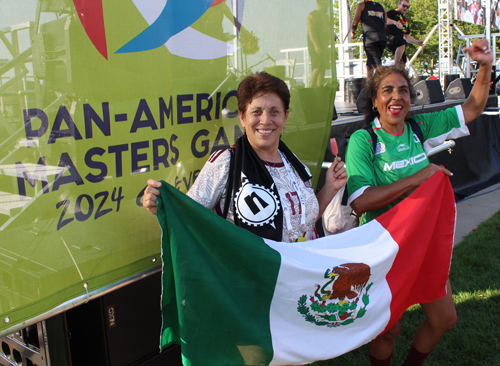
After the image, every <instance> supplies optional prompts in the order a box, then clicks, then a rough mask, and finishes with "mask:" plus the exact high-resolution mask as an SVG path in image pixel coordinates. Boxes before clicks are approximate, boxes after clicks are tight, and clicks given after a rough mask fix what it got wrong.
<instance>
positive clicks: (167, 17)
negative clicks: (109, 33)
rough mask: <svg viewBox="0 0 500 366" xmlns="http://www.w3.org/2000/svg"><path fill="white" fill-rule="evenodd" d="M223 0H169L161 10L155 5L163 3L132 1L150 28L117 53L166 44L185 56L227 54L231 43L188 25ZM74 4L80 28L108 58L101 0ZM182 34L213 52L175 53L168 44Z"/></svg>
mask: <svg viewBox="0 0 500 366" xmlns="http://www.w3.org/2000/svg"><path fill="white" fill-rule="evenodd" d="M224 1H225V0H213V1H211V0H168V1H165V5H164V6H163V9H158V4H162V2H154V3H150V2H148V1H143V0H133V2H134V5H135V6H136V7H137V9H138V10H139V11H140V12H141V14H142V15H143V16H144V18H145V19H146V21H148V23H149V27H147V28H146V29H145V30H144V31H142V32H141V33H140V34H138V35H137V36H136V37H134V38H133V39H132V40H130V41H129V42H127V43H126V44H125V45H124V46H122V47H121V48H120V49H119V50H117V51H116V53H131V52H142V51H148V50H152V49H155V48H158V47H160V46H162V45H164V44H165V45H166V46H167V48H168V49H169V50H170V51H171V52H172V53H174V54H177V55H178V56H182V57H187V58H193V59H213V58H217V57H222V56H226V55H227V54H228V52H232V51H233V50H232V49H231V48H232V46H231V45H228V44H226V43H225V42H222V41H219V40H216V39H214V38H212V37H209V36H207V35H203V34H202V33H200V32H197V31H195V30H193V29H190V28H189V27H190V26H191V25H192V24H193V23H194V22H196V21H197V20H198V19H199V18H200V17H201V16H202V15H203V14H204V13H205V12H206V11H207V10H208V9H209V8H210V7H213V6H216V5H219V4H221V3H223V2H224ZM73 3H74V5H75V9H76V12H77V13H78V16H79V18H80V21H81V22H82V25H83V28H84V29H85V32H86V33H87V35H88V37H89V39H90V40H91V42H92V43H93V45H94V47H95V48H96V49H97V50H98V51H99V53H100V54H101V55H102V56H103V57H104V58H106V59H108V52H107V44H106V32H105V26H104V15H103V8H102V0H94V1H85V0H73ZM160 6H161V5H160ZM155 11H156V12H159V15H157V14H155ZM152 14H154V15H157V16H156V18H155V19H152V18H151V16H152ZM172 14H175V16H172ZM154 15H153V16H154ZM235 24H237V25H239V24H240V23H239V21H238V20H237V19H235ZM238 28H239V27H238ZM181 33H182V37H179V38H180V39H179V41H181V40H182V42H186V41H187V40H193V39H200V38H202V41H203V43H204V44H206V45H207V46H208V47H211V48H212V49H215V50H216V51H215V52H216V54H214V52H213V51H212V52H208V55H206V56H203V54H206V53H207V52H206V49H198V52H196V51H195V53H194V54H193V52H192V51H190V52H187V53H186V52H182V51H181V52H176V51H175V50H176V49H177V48H176V45H175V42H170V45H169V41H171V40H172V38H173V37H175V36H177V35H180V34H181ZM221 43H222V44H223V45H221ZM169 46H170V47H169ZM221 46H222V47H221Z"/></svg>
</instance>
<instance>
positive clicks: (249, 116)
mask: <svg viewBox="0 0 500 366" xmlns="http://www.w3.org/2000/svg"><path fill="white" fill-rule="evenodd" d="M239 116H240V121H241V125H242V126H243V128H244V129H245V133H246V135H247V137H248V142H249V143H250V145H251V146H252V147H253V149H254V150H255V152H256V153H257V155H258V156H259V157H260V158H261V159H263V160H267V161H271V162H276V161H279V154H278V145H279V140H280V135H281V133H282V132H283V129H284V128H285V123H286V119H287V118H288V110H285V106H284V104H283V101H282V100H281V98H280V97H279V96H278V94H276V93H273V92H262V93H258V94H257V95H256V96H255V97H254V98H253V99H252V101H251V102H250V103H248V104H247V106H246V110H245V113H244V114H243V113H241V111H240V112H239Z"/></svg>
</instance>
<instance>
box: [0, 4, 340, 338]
mask: <svg viewBox="0 0 500 366" xmlns="http://www.w3.org/2000/svg"><path fill="white" fill-rule="evenodd" d="M319 6H320V5H319V4H316V1H315V0H287V1H284V0H279V1H272V2H268V1H264V0H262V1H242V0H232V1H230V0H226V1H223V0H215V1H213V2H212V1H208V2H207V1H206V0H189V1H188V0H168V1H166V0H163V1H161V0H160V1H154V2H151V1H146V0H93V1H84V0H39V1H36V0H25V1H17V0H7V1H4V5H3V6H2V12H1V14H0V187H1V188H0V313H1V314H2V317H1V321H0V335H5V334H7V333H8V332H10V331H12V330H14V329H15V328H16V326H19V327H20V326H21V325H26V324H28V323H29V322H30V320H31V319H33V318H35V317H40V316H41V315H43V314H49V313H50V312H51V311H52V310H53V309H54V308H56V307H57V306H59V305H61V304H63V303H65V302H67V301H71V300H72V299H74V298H77V297H80V296H83V295H85V294H86V293H87V292H93V291H96V290H99V289H101V288H103V287H104V286H108V285H111V284H114V283H116V282H117V281H120V280H123V279H125V278H128V277H130V276H133V275H136V274H138V273H142V272H144V271H148V270H150V269H151V268H153V267H155V266H157V265H158V264H159V261H158V260H159V258H160V257H159V253H160V235H161V232H160V228H159V227H158V224H157V221H156V219H155V218H154V217H153V216H152V215H151V214H150V213H148V212H147V211H146V210H145V209H143V208H142V204H141V197H142V192H143V189H144V187H145V186H146V182H147V179H148V178H154V179H157V180H165V181H167V182H169V183H170V184H172V185H173V186H174V187H176V188H178V189H179V190H181V191H182V192H187V190H189V188H190V187H191V185H192V184H193V182H194V180H195V179H196V177H197V175H198V173H199V172H200V170H201V168H202V167H203V164H204V163H205V161H206V160H207V158H208V157H209V156H210V154H211V153H212V152H214V151H216V150H218V149H221V148H225V147H229V146H230V145H232V144H233V143H234V141H235V139H237V138H238V137H239V136H241V134H242V133H243V130H242V127H241V125H240V122H239V118H238V113H237V112H238V111H237V100H236V89H237V86H238V84H239V82H240V81H241V80H242V79H243V78H244V77H245V76H246V75H248V74H250V73H253V72H256V71H261V70H266V71H267V72H269V73H272V74H274V75H276V76H278V77H280V78H282V79H283V80H285V82H286V83H287V84H288V86H289V88H290V90H291V96H292V97H291V105H290V115H289V118H288V121H287V128H286V134H285V135H284V136H283V139H284V141H285V142H286V143H287V145H288V146H289V147H290V148H291V150H292V151H293V152H294V153H295V154H296V155H297V156H298V157H299V158H300V159H301V160H302V161H303V162H304V163H305V164H306V165H308V167H309V168H310V170H311V172H312V173H313V175H314V178H313V183H314V184H315V183H316V182H317V179H318V176H319V173H320V169H321V161H322V160H323V156H324V152H325V147H326V143H327V140H328V136H329V133H330V125H331V120H332V115H333V103H334V98H335V89H336V85H337V83H336V74H335V67H334V65H335V64H334V62H335V61H332V60H334V52H333V50H332V49H333V48H332V47H334V44H333V43H332V38H333V19H332V16H331V14H332V9H331V8H329V9H325V10H324V11H323V10H322V9H316V7H319ZM329 7H331V4H330V5H329ZM315 9H316V10H315ZM311 14H312V15H311ZM318 14H319V15H318ZM311 20H314V21H315V22H316V23H315V25H314V27H316V28H315V29H316V31H317V29H321V30H322V31H321V33H322V41H321V42H323V44H325V45H326V46H325V47H323V49H322V50H321V52H322V53H323V56H322V57H320V67H319V71H318V67H316V68H315V69H313V68H312V66H314V65H312V64H311V57H310V54H309V51H308V34H309V38H310V37H311V34H313V36H312V37H313V38H314V32H315V31H314V29H313V28H312V23H311ZM308 23H309V26H308ZM320 23H321V24H320ZM310 48H311V47H310ZM313 48H314V46H313ZM316 51H317V50H316ZM325 55H326V56H325ZM316 57H317V55H316ZM317 64H318V63H317V62H316V63H315V65H316V66H317ZM318 72H319V73H320V77H324V80H323V79H322V80H321V82H319V83H316V82H315V80H316V78H317V75H318ZM313 79H314V82H313Z"/></svg>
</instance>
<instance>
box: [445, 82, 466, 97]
mask: <svg viewBox="0 0 500 366" xmlns="http://www.w3.org/2000/svg"><path fill="white" fill-rule="evenodd" d="M471 90H472V83H471V81H470V79H469V78H465V79H455V80H453V81H452V82H451V83H450V85H448V88H447V89H446V93H445V95H446V99H466V98H468V97H469V94H470V91H471Z"/></svg>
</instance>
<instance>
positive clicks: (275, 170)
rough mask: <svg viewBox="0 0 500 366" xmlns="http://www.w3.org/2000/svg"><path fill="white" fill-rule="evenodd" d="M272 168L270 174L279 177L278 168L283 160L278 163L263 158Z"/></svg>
mask: <svg viewBox="0 0 500 366" xmlns="http://www.w3.org/2000/svg"><path fill="white" fill-rule="evenodd" d="M263 161H264V162H265V163H266V164H267V165H268V166H269V168H270V172H269V174H270V175H271V177H277V176H278V175H279V174H278V170H277V168H276V167H277V166H278V164H281V162H278V163H271V162H270V161H267V160H263Z"/></svg>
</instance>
